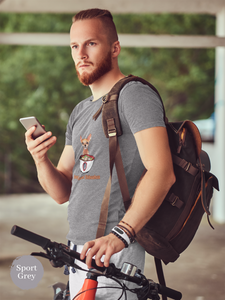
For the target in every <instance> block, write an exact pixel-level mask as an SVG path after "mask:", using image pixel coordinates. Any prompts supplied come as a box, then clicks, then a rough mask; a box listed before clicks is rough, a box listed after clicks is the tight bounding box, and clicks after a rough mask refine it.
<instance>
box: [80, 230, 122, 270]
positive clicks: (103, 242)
mask: <svg viewBox="0 0 225 300" xmlns="http://www.w3.org/2000/svg"><path fill="white" fill-rule="evenodd" d="M124 247H125V245H124V243H123V242H122V241H121V240H120V239H118V238H117V237H115V236H114V235H112V234H110V235H108V236H105V237H102V238H99V239H96V240H93V241H90V242H87V243H86V244H85V245H84V247H83V249H82V251H81V255H80V258H81V259H85V256H86V264H87V266H88V268H91V262H92V259H93V258H95V262H96V264H97V266H99V267H103V266H105V267H108V266H109V263H110V258H111V256H112V255H113V254H115V253H117V252H119V251H121V250H122V249H123V248H124ZM103 259H104V262H103Z"/></svg>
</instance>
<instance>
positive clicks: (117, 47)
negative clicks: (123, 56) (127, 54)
mask: <svg viewBox="0 0 225 300" xmlns="http://www.w3.org/2000/svg"><path fill="white" fill-rule="evenodd" d="M120 50H121V47H120V42H119V41H116V42H114V43H113V44H112V57H117V56H118V55H119V54H120Z"/></svg>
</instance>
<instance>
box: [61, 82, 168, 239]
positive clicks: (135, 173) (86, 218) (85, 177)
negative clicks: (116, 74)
mask: <svg viewBox="0 0 225 300" xmlns="http://www.w3.org/2000/svg"><path fill="white" fill-rule="evenodd" d="M101 104H102V101H101V98H100V99H98V100H96V101H92V96H91V97H89V98H87V99H85V100H83V101H81V102H80V103H79V104H78V105H77V106H76V107H75V108H74V110H73V111H72V113H71V116H70V119H69V122H68V125H67V131H66V145H72V147H73V149H74V153H75V165H74V168H73V179H72V189H71V195H70V199H69V205H68V222H69V228H70V229H69V233H68V235H67V238H68V239H69V240H71V241H72V242H73V243H74V244H76V245H83V244H84V243H85V242H87V241H90V240H93V239H95V237H96V231H97V226H98V221H99V214H100V208H101V203H102V199H103V195H104V192H105V188H106V185H107V182H108V179H109V145H108V143H109V141H108V139H107V138H106V137H105V135H104V133H103V129H102V120H101V115H100V116H99V117H98V119H97V120H96V121H94V120H93V118H92V117H93V115H94V114H95V112H96V111H97V110H98V109H99V108H100V106H101ZM118 110H119V115H120V120H121V126H122V130H123V135H122V136H120V137H119V138H118V139H119V144H120V149H121V155H122V159H123V165H124V169H125V174H126V178H127V182H128V188H129V192H130V196H131V197H132V196H133V194H134V191H135V188H136V185H137V183H138V181H139V179H140V177H141V174H142V173H143V170H144V166H143V164H142V161H141V158H140V155H139V152H138V149H137V145H136V142H135V138H134V134H135V133H137V132H139V131H141V130H144V129H147V128H152V127H158V126H160V127H165V123H164V120H163V108H162V104H161V101H160V99H159V98H158V96H157V94H156V93H155V92H154V91H153V90H152V89H151V88H150V87H148V86H146V85H144V84H142V83H140V82H130V83H128V84H126V85H125V86H124V88H123V89H122V90H121V93H120V96H119V100H118ZM81 141H83V144H86V145H87V143H88V149H84V147H83V145H82V143H81ZM85 154H88V155H89V158H90V156H91V157H92V158H93V157H94V160H92V161H85V160H80V156H81V155H85ZM124 213H125V209H124V205H123V199H122V195H121V191H120V187H119V184H118V179H117V174H116V171H115V170H114V169H113V176H112V190H111V195H110V203H109V213H108V221H107V227H106V234H108V233H109V232H110V231H111V229H112V227H114V226H115V225H116V224H118V222H119V221H120V220H121V219H122V217H123V215H124Z"/></svg>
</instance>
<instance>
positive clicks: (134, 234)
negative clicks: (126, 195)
mask: <svg viewBox="0 0 225 300" xmlns="http://www.w3.org/2000/svg"><path fill="white" fill-rule="evenodd" d="M120 222H121V223H123V224H125V225H127V226H128V227H130V229H131V230H132V231H133V236H134V237H136V233H135V230H134V228H133V227H132V226H131V225H129V224H128V223H126V222H124V221H123V220H121V221H120Z"/></svg>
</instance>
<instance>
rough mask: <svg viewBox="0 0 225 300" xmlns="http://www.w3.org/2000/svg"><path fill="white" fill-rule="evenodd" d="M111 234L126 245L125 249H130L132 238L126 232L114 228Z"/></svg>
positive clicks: (116, 227)
mask: <svg viewBox="0 0 225 300" xmlns="http://www.w3.org/2000/svg"><path fill="white" fill-rule="evenodd" d="M111 232H112V233H113V234H114V235H115V236H117V237H118V238H119V239H120V240H121V241H122V242H123V243H124V244H125V248H128V246H129V245H130V238H129V237H128V235H127V234H126V232H125V231H123V229H121V228H119V227H118V226H115V227H113V229H112V231H111Z"/></svg>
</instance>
